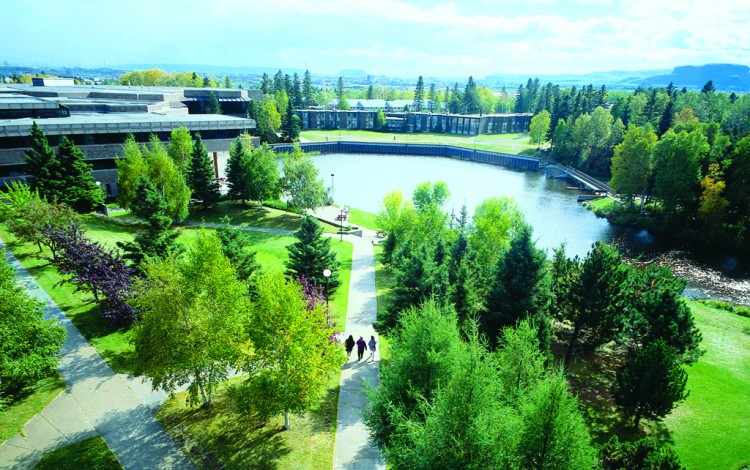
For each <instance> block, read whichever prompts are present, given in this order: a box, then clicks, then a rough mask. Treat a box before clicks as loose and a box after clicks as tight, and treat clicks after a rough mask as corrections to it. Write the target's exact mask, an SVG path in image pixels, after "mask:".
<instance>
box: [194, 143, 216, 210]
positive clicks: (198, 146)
mask: <svg viewBox="0 0 750 470" xmlns="http://www.w3.org/2000/svg"><path fill="white" fill-rule="evenodd" d="M190 189H192V191H193V197H195V198H196V199H198V200H200V201H201V203H202V204H203V206H204V207H208V206H212V205H214V204H216V203H217V202H219V198H220V197H221V194H220V193H219V182H218V181H217V180H216V172H215V171H214V165H213V161H212V160H211V158H210V157H209V156H208V151H207V150H206V146H205V145H204V144H203V139H201V135H200V134H199V133H196V134H195V146H194V148H193V156H192V160H191V165H190Z"/></svg>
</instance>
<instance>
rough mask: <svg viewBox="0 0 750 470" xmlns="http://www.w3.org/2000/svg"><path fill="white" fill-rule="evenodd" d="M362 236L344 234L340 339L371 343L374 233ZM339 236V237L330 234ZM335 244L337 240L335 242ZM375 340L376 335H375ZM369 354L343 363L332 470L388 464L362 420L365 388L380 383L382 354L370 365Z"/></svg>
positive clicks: (325, 215)
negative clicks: (345, 288) (347, 257)
mask: <svg viewBox="0 0 750 470" xmlns="http://www.w3.org/2000/svg"><path fill="white" fill-rule="evenodd" d="M336 214H338V209H337V208H335V207H330V206H329V207H323V208H320V209H318V211H317V212H315V216H316V217H318V218H320V219H325V220H330V221H334V224H335V220H336ZM362 232H363V233H362V236H361V237H359V236H356V235H345V236H344V239H345V240H346V241H348V242H351V243H352V245H353V251H352V271H351V277H350V281H349V304H348V307H347V310H346V331H345V332H343V333H342V334H341V339H342V341H343V339H344V338H347V337H348V336H349V335H353V336H354V338H355V339H357V338H359V337H360V336H362V337H364V338H365V340H366V341H369V339H370V336H371V335H376V333H375V330H374V328H373V326H372V324H373V323H374V322H375V319H376V315H377V300H376V290H375V256H374V253H373V242H374V241H375V240H376V236H375V232H373V231H372V230H368V229H363V231H362ZM331 237H338V235H331ZM334 243H335V241H334ZM376 339H378V338H377V336H376ZM368 357H369V351H365V358H364V360H362V361H359V362H357V357H356V351H354V352H353V353H352V358H351V359H350V360H349V361H348V362H347V363H346V364H344V367H343V369H342V371H341V379H340V387H341V388H340V391H339V406H338V418H337V426H336V444H335V447H334V455H333V468H334V469H336V470H339V469H341V470H345V469H346V470H349V469H362V470H372V469H378V470H380V469H385V462H383V459H382V458H381V457H380V455H379V454H378V450H377V448H376V447H374V446H372V445H370V443H369V437H370V435H369V432H368V430H367V427H366V426H365V423H364V421H363V420H362V411H363V410H364V408H365V406H366V405H367V395H366V393H365V385H366V384H367V385H369V386H371V387H377V385H378V384H379V382H380V355H379V354H378V353H376V354H375V361H374V362H367V361H366V359H367V358H368Z"/></svg>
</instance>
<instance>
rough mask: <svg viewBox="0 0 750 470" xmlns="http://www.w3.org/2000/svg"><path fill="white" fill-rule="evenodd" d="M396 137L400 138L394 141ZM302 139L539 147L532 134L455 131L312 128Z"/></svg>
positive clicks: (500, 148)
mask: <svg viewBox="0 0 750 470" xmlns="http://www.w3.org/2000/svg"><path fill="white" fill-rule="evenodd" d="M394 137H395V138H396V139H395V140H394ZM300 139H301V141H302V142H307V141H309V142H325V141H326V139H328V140H329V141H337V140H348V141H359V142H383V143H397V144H399V143H400V144H403V143H411V144H439V145H453V146H456V147H467V148H476V149H478V150H491V151H494V152H502V153H510V154H514V155H515V154H519V153H520V152H523V151H524V150H535V149H536V146H535V145H529V135H528V134H484V135H478V136H476V137H474V136H459V135H451V134H429V133H428V134H393V133H383V132H373V131H361V130H343V129H342V130H340V131H339V130H312V131H304V132H302V134H301V135H300Z"/></svg>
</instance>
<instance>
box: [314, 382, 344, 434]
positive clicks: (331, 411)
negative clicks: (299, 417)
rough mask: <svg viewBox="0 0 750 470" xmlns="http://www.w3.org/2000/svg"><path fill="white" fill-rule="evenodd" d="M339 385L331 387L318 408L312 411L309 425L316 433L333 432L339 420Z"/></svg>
mask: <svg viewBox="0 0 750 470" xmlns="http://www.w3.org/2000/svg"><path fill="white" fill-rule="evenodd" d="M338 404H339V385H338V384H336V385H335V386H332V387H329V388H328V390H326V393H325V394H324V395H323V398H321V400H320V404H319V405H318V407H317V408H316V409H314V410H312V411H310V416H309V423H310V427H311V429H312V430H313V431H314V432H333V431H334V430H335V429H336V420H337V419H338Z"/></svg>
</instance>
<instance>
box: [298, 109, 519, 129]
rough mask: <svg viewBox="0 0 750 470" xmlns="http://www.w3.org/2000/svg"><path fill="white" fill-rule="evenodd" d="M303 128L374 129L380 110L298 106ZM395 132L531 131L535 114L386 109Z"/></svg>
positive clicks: (388, 123)
mask: <svg viewBox="0 0 750 470" xmlns="http://www.w3.org/2000/svg"><path fill="white" fill-rule="evenodd" d="M295 113H296V114H297V116H299V118H300V120H301V121H302V129H304V130H313V129H364V130H374V129H375V123H376V122H377V116H378V112H377V111H364V110H346V111H341V110H331V109H323V110H319V109H298V110H295ZM384 114H385V116H386V122H387V126H388V130H389V131H392V132H408V133H411V132H434V133H439V134H458V135H479V134H512V133H518V132H528V131H529V124H530V123H531V118H532V117H533V114H528V113H518V114H484V115H482V114H442V113H441V114H437V113H422V112H419V113H411V112H390V113H389V112H384Z"/></svg>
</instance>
